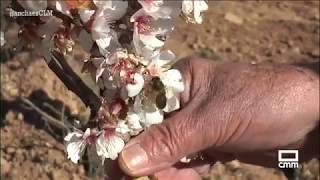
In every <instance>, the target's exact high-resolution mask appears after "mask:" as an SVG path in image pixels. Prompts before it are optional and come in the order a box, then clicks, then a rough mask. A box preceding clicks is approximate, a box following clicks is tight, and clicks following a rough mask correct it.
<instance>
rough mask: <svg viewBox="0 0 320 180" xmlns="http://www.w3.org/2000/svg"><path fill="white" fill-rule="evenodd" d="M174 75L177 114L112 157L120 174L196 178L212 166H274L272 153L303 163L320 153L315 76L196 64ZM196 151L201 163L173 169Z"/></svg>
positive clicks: (185, 63) (189, 62)
mask: <svg viewBox="0 0 320 180" xmlns="http://www.w3.org/2000/svg"><path fill="white" fill-rule="evenodd" d="M176 68H177V69H179V70H180V71H181V72H182V74H183V77H184V80H185V85H186V88H185V91H184V92H183V93H182V94H181V98H180V99H181V104H182V108H181V110H180V111H178V112H175V113H174V114H172V115H170V116H169V117H168V118H167V119H166V120H165V121H164V122H163V123H162V124H159V125H153V126H151V127H150V128H149V129H147V130H146V131H145V132H143V133H142V134H141V135H139V136H137V137H135V138H134V139H132V140H131V141H130V142H129V143H128V144H127V146H126V147H125V149H124V150H123V151H122V153H121V155H120V157H119V164H120V167H121V168H122V169H123V170H124V171H125V172H126V173H127V174H129V175H131V176H142V175H150V174H153V173H156V174H155V175H156V176H157V177H158V178H159V179H175V178H176V179H180V178H182V177H188V178H187V179H198V178H200V176H199V175H198V173H197V171H198V170H199V169H202V170H203V169H206V168H208V167H209V166H208V163H209V164H210V163H213V162H214V161H216V160H220V161H226V160H232V159H239V160H240V161H244V162H249V163H254V164H261V165H265V166H276V164H277V159H276V158H277V150H278V149H299V150H300V154H301V153H302V154H301V155H300V158H303V159H307V158H309V157H308V154H309V155H310V154H311V155H312V154H313V153H314V152H318V151H319V150H318V149H317V147H319V146H316V145H315V143H318V141H317V140H315V141H314V142H312V141H313V140H314V139H312V137H316V138H318V137H317V136H316V133H315V131H316V130H317V129H319V128H318V127H317V126H318V123H319V76H318V75H317V74H314V73H313V72H312V71H309V70H308V69H303V68H300V67H297V66H290V65H252V64H242V63H230V62H223V63H216V62H212V61H209V60H205V59H201V58H190V59H186V60H181V61H179V63H178V64H177V65H176ZM312 143H313V148H314V149H312V148H310V147H309V145H310V144H312ZM200 151H202V153H203V156H204V159H205V160H204V161H201V162H200V164H199V163H196V165H194V163H190V164H189V165H188V164H187V166H189V167H188V168H182V169H181V168H180V169H179V168H177V167H176V166H174V165H175V164H176V163H177V162H178V161H179V160H180V159H181V158H182V157H184V156H187V155H189V154H193V153H197V152H200ZM307 151H309V152H308V153H307ZM310 151H313V152H310ZM303 152H305V153H303ZM180 167H181V166H180ZM169 177H170V178H169ZM185 179H186V178H185Z"/></svg>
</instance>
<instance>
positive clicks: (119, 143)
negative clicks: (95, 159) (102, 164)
mask: <svg viewBox="0 0 320 180" xmlns="http://www.w3.org/2000/svg"><path fill="white" fill-rule="evenodd" d="M124 145H125V144H124V141H123V140H122V139H121V138H120V137H118V136H116V135H110V136H108V137H106V135H105V132H103V133H102V134H101V135H100V136H99V138H98V139H97V141H96V148H97V155H98V156H102V158H110V159H112V160H115V159H116V158H117V157H118V154H119V153H120V152H121V151H122V149H123V148H124Z"/></svg>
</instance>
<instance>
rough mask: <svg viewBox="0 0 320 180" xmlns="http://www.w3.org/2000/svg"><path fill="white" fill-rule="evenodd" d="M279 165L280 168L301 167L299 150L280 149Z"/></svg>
mask: <svg viewBox="0 0 320 180" xmlns="http://www.w3.org/2000/svg"><path fill="white" fill-rule="evenodd" d="M278 166H279V168H299V153H298V150H279V151H278Z"/></svg>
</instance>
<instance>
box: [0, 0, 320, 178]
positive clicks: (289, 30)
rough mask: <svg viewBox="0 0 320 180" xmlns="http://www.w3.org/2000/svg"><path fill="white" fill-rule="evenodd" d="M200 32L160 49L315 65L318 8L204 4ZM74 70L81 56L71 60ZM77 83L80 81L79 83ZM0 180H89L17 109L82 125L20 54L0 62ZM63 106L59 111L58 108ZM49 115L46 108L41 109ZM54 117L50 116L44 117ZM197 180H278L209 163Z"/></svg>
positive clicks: (79, 107)
mask: <svg viewBox="0 0 320 180" xmlns="http://www.w3.org/2000/svg"><path fill="white" fill-rule="evenodd" d="M209 4H210V8H209V12H207V13H206V14H205V22H204V24H203V25H200V26H199V25H191V24H185V23H184V22H182V21H179V22H178V26H177V28H176V30H175V32H174V33H173V34H172V36H171V38H170V40H169V42H168V43H167V47H168V48H170V49H172V50H174V51H175V52H176V54H177V55H178V57H184V56H186V55H190V54H192V53H194V52H199V53H201V54H202V55H205V56H207V57H210V58H211V59H213V60H217V61H222V60H232V61H243V62H250V63H264V62H268V63H293V62H310V61H319V58H320V52H319V43H320V40H319V33H320V23H319V20H320V13H319V5H320V3H319V1H245V2H239V1H210V3H209ZM75 57H76V59H77V60H78V61H76V62H72V64H73V66H75V67H76V68H78V67H80V66H81V65H79V63H78V62H80V61H81V60H82V59H84V55H82V54H81V53H78V54H76V55H75ZM82 77H83V78H85V79H88V77H87V76H86V75H82ZM1 85H2V86H1V104H2V106H3V107H2V113H1V179H14V180H16V179H17V180H19V179H23V180H24V179H41V180H42V179H54V180H61V179H74V180H78V179H91V178H90V177H89V176H88V168H87V167H86V166H85V165H84V164H86V161H85V160H84V161H83V162H82V163H81V164H80V165H74V164H72V163H71V162H70V161H69V160H67V158H66V154H65V152H64V146H63V143H62V137H63V134H62V133H61V131H59V130H58V129H55V128H54V127H51V126H49V125H48V124H46V123H44V121H43V118H41V116H40V115H39V114H37V113H35V112H34V111H32V109H30V108H28V107H25V106H24V105H23V103H22V102H21V101H20V100H19V98H20V97H28V98H30V99H31V100H32V101H33V102H34V103H35V104H36V105H38V106H39V107H40V108H42V109H43V110H45V111H46V112H48V113H49V114H51V115H54V116H55V117H56V118H58V119H59V118H60V119H63V118H61V117H59V115H61V113H60V112H58V113H56V112H54V111H60V110H61V109H63V107H66V108H65V109H66V110H65V111H64V112H65V113H64V114H65V116H66V117H69V119H73V118H78V119H84V117H85V116H86V113H84V112H86V109H85V107H84V106H83V104H81V103H80V101H79V99H78V98H77V97H76V96H75V95H73V94H72V93H71V92H69V91H68V90H67V89H66V88H65V87H64V85H63V84H62V83H61V81H60V80H59V79H58V78H57V77H56V76H55V75H54V74H53V73H52V72H51V71H50V70H49V69H48V68H47V66H46V64H45V63H44V62H43V61H42V60H41V59H30V58H28V53H20V54H18V55H17V56H16V57H15V58H13V59H12V60H9V61H6V62H1ZM62 102H64V105H63V103H62ZM49 107H51V108H49ZM52 109H55V110H52ZM298 177H300V178H301V179H318V180H319V179H320V177H319V161H318V160H313V161H311V162H309V163H308V164H305V165H303V166H302V169H300V170H299V172H298ZM205 179H286V178H285V176H284V175H283V173H282V172H281V171H279V170H277V169H268V168H264V167H260V166H253V165H248V164H243V163H239V162H238V161H233V162H229V163H226V164H222V163H216V164H215V165H214V166H213V167H212V169H211V172H210V174H208V175H207V176H205Z"/></svg>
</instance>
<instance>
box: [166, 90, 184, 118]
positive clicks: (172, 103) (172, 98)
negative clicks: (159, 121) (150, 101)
mask: <svg viewBox="0 0 320 180" xmlns="http://www.w3.org/2000/svg"><path fill="white" fill-rule="evenodd" d="M166 98H167V104H166V107H164V108H163V111H164V112H167V113H169V112H172V111H175V110H177V109H179V108H180V102H179V99H178V97H177V96H176V95H175V93H173V92H172V91H166Z"/></svg>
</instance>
